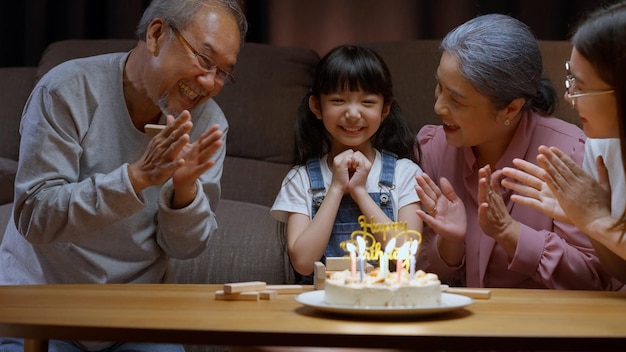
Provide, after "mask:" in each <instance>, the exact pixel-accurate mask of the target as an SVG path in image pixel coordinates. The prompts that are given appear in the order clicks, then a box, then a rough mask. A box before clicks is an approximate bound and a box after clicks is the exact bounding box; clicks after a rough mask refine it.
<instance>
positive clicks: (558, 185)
mask: <svg viewBox="0 0 626 352" xmlns="http://www.w3.org/2000/svg"><path fill="white" fill-rule="evenodd" d="M537 163H538V164H539V165H540V166H541V167H542V168H543V169H544V170H545V171H546V173H545V174H544V175H543V177H544V178H543V181H544V182H545V183H546V184H547V185H548V188H550V190H551V191H552V193H555V194H557V193H561V192H562V185H564V184H565V180H563V177H562V176H561V174H559V173H558V171H557V170H556V168H555V167H554V166H553V165H552V163H551V162H550V160H549V159H548V158H547V157H546V156H545V155H543V154H539V155H537Z"/></svg>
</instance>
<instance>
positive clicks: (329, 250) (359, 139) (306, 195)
mask: <svg viewBox="0 0 626 352" xmlns="http://www.w3.org/2000/svg"><path fill="white" fill-rule="evenodd" d="M295 129H296V148H297V156H296V167H294V168H293V169H292V170H291V171H290V172H289V173H288V174H287V176H286V177H285V179H284V181H283V185H282V188H281V190H280V192H279V194H278V196H277V198H276V201H275V202H274V205H273V207H272V209H271V214H272V215H273V216H274V217H275V218H276V219H278V220H280V221H282V222H285V223H287V244H288V249H289V256H290V260H291V264H292V266H293V267H294V269H295V270H296V272H297V273H299V274H301V275H310V274H311V273H312V272H313V267H314V263H315V262H316V261H319V260H324V259H325V258H326V257H342V256H344V255H346V254H347V253H348V252H347V251H346V250H345V249H344V248H343V247H342V242H344V241H347V240H350V235H351V233H352V232H353V231H356V230H360V229H361V225H360V224H359V222H358V220H357V219H358V217H359V216H360V215H364V216H365V217H366V219H367V221H368V222H370V223H371V222H374V223H389V222H392V221H394V222H396V221H397V222H404V221H406V223H407V230H413V231H419V232H421V230H422V222H421V220H420V219H419V218H418V217H417V216H415V211H416V210H417V209H418V208H419V205H418V201H419V199H418V197H417V195H416V193H415V185H416V182H415V179H414V176H415V175H416V174H419V173H421V169H420V168H419V166H417V164H416V163H415V162H414V161H413V160H412V159H413V158H414V154H413V146H414V135H413V134H412V132H411V130H410V128H409V126H408V124H407V122H406V120H405V119H404V117H403V115H402V114H401V112H400V108H399V106H398V104H397V102H395V100H394V97H393V92H392V83H391V75H390V73H389V69H388V68H387V65H386V64H385V62H384V61H383V60H382V58H381V57H380V56H379V55H378V54H377V53H375V52H374V51H373V50H370V49H367V48H363V47H358V46H350V45H345V46H339V47H337V48H335V49H333V50H331V51H330V52H329V53H328V54H327V55H326V56H325V57H324V58H322V60H320V62H319V64H318V66H317V69H316V73H315V79H314V82H313V87H312V88H311V90H310V92H309V93H308V94H307V95H306V96H305V97H304V99H303V101H302V104H301V106H300V109H299V113H298V118H297V121H296V126H295ZM373 235H374V236H375V237H376V241H377V242H380V243H381V245H382V248H385V247H384V246H385V244H386V241H388V240H390V239H391V238H392V237H393V236H394V234H384V233H382V232H380V233H374V234H373ZM398 240H401V239H400V238H399V239H398ZM344 246H345V245H344ZM310 280H311V278H310V277H309V278H305V279H304V280H302V281H301V282H303V283H311V281H310Z"/></svg>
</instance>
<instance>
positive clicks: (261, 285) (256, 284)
mask: <svg viewBox="0 0 626 352" xmlns="http://www.w3.org/2000/svg"><path fill="white" fill-rule="evenodd" d="M266 287H267V284H266V283H265V282H263V281H247V282H234V283H228V284H224V293H237V292H247V291H264V290H265V289H266Z"/></svg>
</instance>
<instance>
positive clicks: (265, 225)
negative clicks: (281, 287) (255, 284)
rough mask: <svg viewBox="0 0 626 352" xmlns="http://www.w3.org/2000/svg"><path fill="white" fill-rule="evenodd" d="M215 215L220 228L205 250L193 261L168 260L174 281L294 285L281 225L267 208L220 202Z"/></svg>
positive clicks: (225, 201) (224, 200) (248, 204)
mask: <svg viewBox="0 0 626 352" xmlns="http://www.w3.org/2000/svg"><path fill="white" fill-rule="evenodd" d="M216 215H217V222H218V225H219V228H218V229H217V231H216V233H214V234H213V236H212V237H211V239H210V240H209V246H208V248H207V249H206V250H205V251H204V252H202V253H201V254H200V255H199V256H197V257H195V258H193V259H186V260H178V259H172V260H171V261H170V269H171V273H172V274H173V275H174V281H175V282H177V283H190V284H205V283H210V284H222V283H227V282H240V281H256V280H258V281H265V282H267V283H272V284H285V283H293V281H294V280H295V277H294V274H293V271H292V269H291V265H290V263H289V258H288V256H287V252H286V242H285V237H284V236H283V231H282V226H281V225H280V223H279V222H278V221H276V220H274V219H273V218H272V217H271V216H270V214H269V208H268V207H266V206H262V205H256V204H251V203H244V202H237V201H232V200H226V199H222V200H220V203H219V207H218V208H217V211H216Z"/></svg>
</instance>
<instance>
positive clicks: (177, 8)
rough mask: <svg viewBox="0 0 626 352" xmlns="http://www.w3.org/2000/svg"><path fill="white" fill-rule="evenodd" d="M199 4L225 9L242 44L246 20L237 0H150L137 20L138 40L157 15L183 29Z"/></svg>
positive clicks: (198, 7) (144, 36) (246, 24)
mask: <svg viewBox="0 0 626 352" xmlns="http://www.w3.org/2000/svg"><path fill="white" fill-rule="evenodd" d="M201 6H212V7H216V8H222V9H225V10H227V12H228V13H230V14H231V15H232V16H233V17H234V18H235V21H237V25H238V27H239V34H240V37H241V44H242V45H243V43H244V40H245V37H246V34H247V32H248V21H247V20H246V16H245V14H244V13H243V11H242V10H241V7H240V6H239V2H238V1H237V0H152V2H151V3H150V5H149V6H148V8H146V10H145V11H144V13H143V15H142V16H141V20H139V24H138V25H137V29H136V31H135V35H136V37H137V39H139V40H146V31H147V30H148V25H149V24H150V22H152V20H153V19H155V18H159V17H160V18H163V20H165V22H166V23H167V24H169V25H171V26H174V27H175V28H177V29H183V28H185V27H187V25H189V24H190V23H191V22H192V21H193V19H194V17H195V16H196V14H197V13H198V11H199V9H200V7H201Z"/></svg>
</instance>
